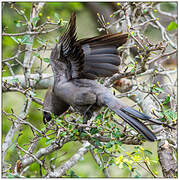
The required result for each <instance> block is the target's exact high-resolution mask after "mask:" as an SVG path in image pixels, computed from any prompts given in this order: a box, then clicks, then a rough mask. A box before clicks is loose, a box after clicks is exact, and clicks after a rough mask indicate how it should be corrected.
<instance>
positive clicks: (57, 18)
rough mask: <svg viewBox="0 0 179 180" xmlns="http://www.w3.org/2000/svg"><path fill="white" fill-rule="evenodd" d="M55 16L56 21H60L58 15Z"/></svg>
mask: <svg viewBox="0 0 179 180" xmlns="http://www.w3.org/2000/svg"><path fill="white" fill-rule="evenodd" d="M54 16H55V18H56V20H57V21H59V19H60V16H59V15H58V14H57V13H54Z"/></svg>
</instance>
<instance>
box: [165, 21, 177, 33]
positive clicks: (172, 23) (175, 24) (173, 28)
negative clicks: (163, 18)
mask: <svg viewBox="0 0 179 180" xmlns="http://www.w3.org/2000/svg"><path fill="white" fill-rule="evenodd" d="M177 27H178V24H177V23H176V22H174V21H172V22H170V24H169V25H168V26H167V31H172V30H176V29H177Z"/></svg>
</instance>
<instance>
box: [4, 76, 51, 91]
mask: <svg viewBox="0 0 179 180" xmlns="http://www.w3.org/2000/svg"><path fill="white" fill-rule="evenodd" d="M14 78H15V79H16V80H18V82H19V83H20V85H21V87H23V88H24V89H26V88H27V86H26V82H25V77H24V75H16V76H14V77H13V76H7V77H3V78H2V91H3V92H8V91H9V89H8V88H7V87H6V83H8V84H12V82H13V80H14ZM29 79H31V87H34V88H35V89H48V87H49V86H52V85H53V81H54V77H53V75H51V74H42V75H40V74H30V77H29Z"/></svg>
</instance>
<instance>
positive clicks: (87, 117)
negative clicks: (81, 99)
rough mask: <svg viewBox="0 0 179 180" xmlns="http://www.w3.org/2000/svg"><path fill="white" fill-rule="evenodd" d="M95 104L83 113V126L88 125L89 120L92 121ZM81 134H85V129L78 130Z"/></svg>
mask: <svg viewBox="0 0 179 180" xmlns="http://www.w3.org/2000/svg"><path fill="white" fill-rule="evenodd" d="M93 105H94V104H91V105H89V106H88V107H87V109H86V110H85V111H84V113H83V124H87V122H88V120H89V119H90V117H91V116H92V115H93V113H92V112H91V111H90V109H91V108H92V106H93ZM78 131H79V132H83V127H80V128H79V129H78Z"/></svg>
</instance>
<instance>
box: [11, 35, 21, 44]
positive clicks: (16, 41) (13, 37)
mask: <svg viewBox="0 0 179 180" xmlns="http://www.w3.org/2000/svg"><path fill="white" fill-rule="evenodd" d="M11 38H12V39H13V40H14V41H15V42H16V43H17V44H19V41H18V40H17V39H16V38H15V37H13V36H11Z"/></svg>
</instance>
